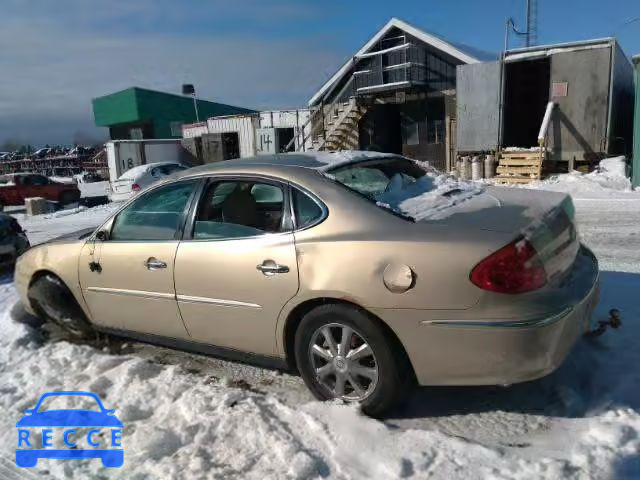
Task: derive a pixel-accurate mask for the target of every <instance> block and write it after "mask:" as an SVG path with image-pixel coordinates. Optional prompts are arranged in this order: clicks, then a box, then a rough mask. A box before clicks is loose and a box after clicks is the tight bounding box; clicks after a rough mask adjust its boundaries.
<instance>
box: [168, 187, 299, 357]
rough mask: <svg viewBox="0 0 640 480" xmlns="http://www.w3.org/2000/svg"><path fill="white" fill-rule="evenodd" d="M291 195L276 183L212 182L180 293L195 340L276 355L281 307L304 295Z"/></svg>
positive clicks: (178, 271)
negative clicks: (290, 211)
mask: <svg viewBox="0 0 640 480" xmlns="http://www.w3.org/2000/svg"><path fill="white" fill-rule="evenodd" d="M291 230H292V229H291V217H290V215H289V199H288V196H287V188H286V186H285V185H283V184H282V183H279V182H277V181H272V180H267V179H260V178H251V177H234V178H217V179H211V180H210V181H209V183H208V184H207V186H206V188H205V189H204V191H203V195H202V196H201V199H200V201H199V204H198V205H197V208H196V209H194V212H193V213H192V218H191V221H190V222H189V227H188V229H187V230H186V231H185V236H184V238H183V241H182V242H180V245H179V246H178V252H177V255H176V265H175V286H176V296H177V299H178V306H179V308H180V312H181V314H182V318H183V320H184V322H185V325H186V327H187V329H188V330H189V333H190V334H191V337H192V338H193V339H194V340H196V341H198V342H202V343H207V344H212V345H216V346H220V347H226V348H231V349H235V350H240V351H246V352H252V353H256V354H261V355H274V354H275V353H276V348H275V331H276V322H277V319H278V315H279V313H280V311H281V310H282V307H283V306H284V305H285V303H287V301H288V300H290V299H291V298H292V297H293V296H294V295H295V294H296V293H297V291H298V267H297V261H296V252H295V244H294V238H293V233H292V231H291Z"/></svg>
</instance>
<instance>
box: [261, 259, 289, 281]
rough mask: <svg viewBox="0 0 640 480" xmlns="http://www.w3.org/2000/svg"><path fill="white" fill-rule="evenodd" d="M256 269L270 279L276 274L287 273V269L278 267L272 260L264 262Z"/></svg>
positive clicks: (282, 266)
mask: <svg viewBox="0 0 640 480" xmlns="http://www.w3.org/2000/svg"><path fill="white" fill-rule="evenodd" d="M256 269H258V270H260V271H261V272H262V273H263V274H264V275H265V276H267V277H271V276H273V275H275V274H276V273H289V267H287V266H286V265H279V264H277V263H276V262H274V261H273V260H265V261H264V262H262V263H261V264H260V265H256Z"/></svg>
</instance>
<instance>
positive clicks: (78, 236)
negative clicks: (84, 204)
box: [43, 225, 98, 245]
mask: <svg viewBox="0 0 640 480" xmlns="http://www.w3.org/2000/svg"><path fill="white" fill-rule="evenodd" d="M96 228H98V226H97V225H96V226H95V227H89V228H83V229H82V230H76V231H75V232H71V233H66V234H64V235H60V236H59V237H56V238H52V239H51V240H49V241H47V242H45V243H44V244H49V243H74V242H77V241H80V240H83V241H84V240H86V238H87V237H88V236H89V235H91V234H92V233H93V232H94V231H95V229H96ZM44 244H43V245H44Z"/></svg>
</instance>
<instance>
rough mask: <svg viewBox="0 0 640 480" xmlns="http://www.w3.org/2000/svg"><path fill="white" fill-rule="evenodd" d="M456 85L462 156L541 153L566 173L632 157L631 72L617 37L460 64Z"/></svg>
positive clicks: (553, 168) (511, 52) (551, 166)
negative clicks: (519, 151) (537, 150)
mask: <svg viewBox="0 0 640 480" xmlns="http://www.w3.org/2000/svg"><path fill="white" fill-rule="evenodd" d="M457 86H458V105H457V111H458V125H457V126H458V131H457V148H458V152H460V153H462V154H465V153H486V152H490V151H500V150H501V149H504V148H507V147H517V148H520V149H524V148H531V147H534V148H536V147H540V148H541V153H540V155H541V160H542V161H543V162H544V163H545V166H546V168H548V169H549V170H550V171H562V170H566V169H567V168H573V167H574V166H575V167H578V166H579V165H580V164H581V162H583V163H586V164H593V163H595V162H596V161H598V160H600V159H601V158H603V157H606V156H608V155H617V154H628V153H629V152H630V151H631V147H632V135H631V124H632V115H633V114H632V109H631V105H632V98H633V70H632V66H631V63H630V62H629V60H628V58H627V57H626V56H625V54H624V52H623V51H622V49H621V48H620V45H619V44H618V43H617V42H616V40H615V39H614V38H605V39H600V40H589V41H584V42H575V43H565V44H557V45H547V46H537V47H530V48H520V49H514V50H508V51H507V52H505V53H504V56H503V60H500V61H495V62H486V63H477V64H474V65H462V66H459V67H458V68H457ZM545 114H547V117H548V118H547V120H548V122H547V123H546V124H545V123H543V119H544V118H545ZM541 127H544V128H541ZM534 155H535V154H534ZM524 180H526V179H524Z"/></svg>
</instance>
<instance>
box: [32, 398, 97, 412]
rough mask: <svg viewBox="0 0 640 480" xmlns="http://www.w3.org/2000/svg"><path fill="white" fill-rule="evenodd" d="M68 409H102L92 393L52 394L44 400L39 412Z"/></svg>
mask: <svg viewBox="0 0 640 480" xmlns="http://www.w3.org/2000/svg"><path fill="white" fill-rule="evenodd" d="M68 409H71V410H92V411H95V412H100V411H101V410H100V405H98V402H97V401H96V399H95V398H94V397H92V396H90V395H51V396H49V397H46V398H44V399H43V400H42V403H41V404H40V407H38V412H46V411H49V410H68Z"/></svg>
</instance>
